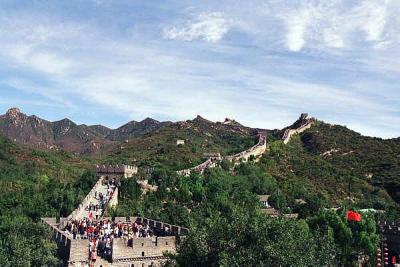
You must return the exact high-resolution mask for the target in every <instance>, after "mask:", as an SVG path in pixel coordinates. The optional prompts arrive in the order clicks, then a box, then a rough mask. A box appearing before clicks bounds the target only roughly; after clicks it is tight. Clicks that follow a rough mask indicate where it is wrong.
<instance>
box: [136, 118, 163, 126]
mask: <svg viewBox="0 0 400 267" xmlns="http://www.w3.org/2000/svg"><path fill="white" fill-rule="evenodd" d="M140 123H141V124H144V125H153V124H159V123H160V122H159V121H157V120H155V119H152V118H150V117H147V118H146V119H144V120H142V121H141V122H140Z"/></svg>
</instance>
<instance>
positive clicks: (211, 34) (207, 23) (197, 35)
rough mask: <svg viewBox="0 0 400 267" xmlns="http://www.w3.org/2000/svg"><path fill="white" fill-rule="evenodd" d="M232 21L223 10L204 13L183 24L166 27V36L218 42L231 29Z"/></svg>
mask: <svg viewBox="0 0 400 267" xmlns="http://www.w3.org/2000/svg"><path fill="white" fill-rule="evenodd" d="M229 28H230V23H229V21H228V20H227V19H226V18H225V16H224V14H223V13H221V12H213V13H202V14H200V15H198V17H197V18H195V19H193V20H190V21H189V22H186V23H185V24H184V25H181V26H174V27H169V28H165V29H164V37H165V38H167V39H176V40H183V41H192V40H195V39H202V40H204V41H207V42H212V43H215V42H218V41H220V40H221V39H222V37H223V36H224V35H225V34H226V33H227V32H228V31H229Z"/></svg>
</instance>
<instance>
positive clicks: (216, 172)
mask: <svg viewBox="0 0 400 267" xmlns="http://www.w3.org/2000/svg"><path fill="white" fill-rule="evenodd" d="M186 126H187V125H186ZM189 126H190V127H183V128H182V129H175V128H168V127H166V128H163V129H160V130H159V131H157V132H154V133H151V134H147V135H145V136H143V137H141V138H135V139H132V140H129V142H127V143H124V144H122V147H121V148H120V149H119V150H118V151H114V153H112V154H110V155H107V156H105V157H104V158H101V159H100V161H101V162H103V163H118V164H121V163H129V164H138V165H139V166H140V167H141V166H152V167H154V170H153V171H152V172H151V173H150V172H148V173H146V172H142V171H141V172H140V175H138V176H139V177H140V178H147V179H148V181H149V183H150V184H153V185H157V186H158V190H157V191H155V192H147V193H145V194H144V193H143V191H142V189H141V188H140V186H139V185H138V184H137V183H136V180H135V179H136V178H137V177H134V178H133V179H125V180H123V181H122V186H121V188H120V190H119V191H120V195H119V205H118V207H117V208H116V209H114V210H109V213H110V215H111V216H133V215H140V216H144V217H148V218H153V219H158V220H161V221H166V222H169V223H173V224H178V225H182V226H186V227H189V228H190V229H191V231H190V233H189V235H188V236H187V237H186V239H185V240H184V242H183V243H182V245H181V246H180V248H179V251H178V252H179V254H178V255H171V262H170V264H173V265H178V266H353V265H354V264H356V262H357V258H358V256H359V255H369V256H370V260H371V262H372V261H373V260H374V255H375V250H376V245H377V241H378V237H377V234H376V232H375V231H376V225H375V221H376V219H377V218H376V217H377V216H378V215H377V214H365V213H363V214H362V220H361V222H357V223H356V222H348V221H347V220H346V217H345V211H346V210H347V209H355V210H359V209H362V208H375V209H379V210H384V211H385V213H384V215H379V216H385V217H386V218H398V215H399V205H398V201H399V196H398V192H399V190H398V189H399V185H400V180H399V177H398V174H399V173H400V171H399V170H400V167H399V166H400V163H399V157H398V155H399V154H400V142H399V140H381V139H377V138H369V137H363V136H360V135H359V134H357V133H355V132H353V131H350V130H348V129H346V128H344V127H341V126H331V125H327V124H324V123H321V122H318V123H317V125H315V126H313V127H312V128H311V129H309V130H307V131H306V132H305V133H303V134H301V135H300V136H294V137H293V138H292V140H291V141H290V142H289V144H287V145H284V144H283V143H282V142H281V141H279V140H278V138H277V136H271V137H270V138H269V139H268V140H269V144H268V145H269V148H268V152H267V153H266V154H265V155H264V156H263V157H262V158H261V159H260V161H259V162H257V163H256V162H253V161H252V162H250V163H243V164H239V165H237V166H233V165H232V164H231V163H229V162H226V161H223V162H221V164H220V168H215V169H212V170H207V171H206V172H205V173H204V174H203V175H198V174H192V175H191V176H190V177H180V176H178V175H177V174H176V172H175V171H176V170H178V169H181V168H186V167H191V166H194V165H196V164H198V163H200V162H201V161H202V159H203V154H204V153H217V152H218V153H221V154H224V155H226V154H233V153H235V152H238V151H241V150H244V149H246V148H248V147H250V146H252V145H253V144H254V142H255V141H256V140H255V139H254V138H252V137H250V136H249V135H248V134H238V133H237V132H235V133H232V132H226V133H223V131H221V130H217V129H213V128H207V127H210V126H209V124H208V123H207V122H204V121H201V123H200V124H190V125H189ZM177 139H184V140H185V145H183V146H182V145H176V140H177ZM92 163H93V162H90V161H89V160H87V159H83V158H78V157H76V156H73V155H71V154H66V153H61V152H59V153H47V152H46V153H45V152H40V151H35V150H29V149H24V148H21V147H19V146H17V145H15V144H14V143H12V142H10V141H8V140H7V139H4V138H0V185H1V186H2V189H3V190H2V191H1V193H0V266H44V265H49V266H52V265H55V264H57V259H56V257H55V245H54V243H52V242H50V241H49V239H48V237H49V236H48V233H47V232H46V231H45V229H44V228H43V227H42V226H41V225H40V224H38V219H39V218H40V217H45V216H49V217H50V216H51V217H57V216H66V215H67V214H68V213H69V212H71V211H72V210H73V209H74V208H75V207H76V206H77V204H78V203H79V201H80V199H81V198H82V197H83V196H84V194H85V193H87V192H88V191H89V190H90V188H91V186H92V185H93V184H94V182H95V176H94V174H93V173H90V172H87V170H88V169H90V165H89V164H92ZM141 169H143V168H141ZM260 194H268V195H270V199H269V202H270V204H271V205H273V206H274V207H275V208H276V209H277V210H279V211H280V212H281V213H298V214H299V219H297V220H293V219H285V218H271V217H269V216H267V215H266V214H265V213H263V212H262V210H261V206H260V204H259V200H258V197H257V195H260ZM331 207H338V209H337V210H336V209H335V210H332V209H331ZM21 255H24V256H23V257H22V256H21Z"/></svg>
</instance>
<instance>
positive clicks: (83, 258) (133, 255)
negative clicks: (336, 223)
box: [41, 114, 315, 267]
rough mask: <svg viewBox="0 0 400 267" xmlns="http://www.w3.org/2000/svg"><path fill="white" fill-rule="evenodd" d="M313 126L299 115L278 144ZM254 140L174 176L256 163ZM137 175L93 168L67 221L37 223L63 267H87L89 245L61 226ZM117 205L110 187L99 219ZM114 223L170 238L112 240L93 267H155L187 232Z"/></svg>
mask: <svg viewBox="0 0 400 267" xmlns="http://www.w3.org/2000/svg"><path fill="white" fill-rule="evenodd" d="M314 122H315V119H314V118H308V116H307V114H302V115H301V117H300V119H299V120H297V121H296V122H295V123H294V124H293V125H292V126H290V127H288V128H287V129H286V130H285V131H284V134H283V136H282V138H281V140H282V141H283V142H284V143H285V144H287V143H288V142H289V141H290V138H291V137H292V136H293V135H295V134H299V133H301V132H303V131H305V130H306V129H308V128H310V127H311V126H312V124H313V123H314ZM257 136H258V142H257V144H256V145H254V146H253V147H251V148H249V149H247V150H245V151H242V152H240V153H237V154H235V155H231V156H225V157H221V156H220V155H218V156H210V157H208V159H207V160H206V161H205V162H203V163H201V164H200V165H198V166H195V167H193V168H190V169H185V170H181V171H178V174H180V175H184V176H188V175H190V174H191V172H193V171H196V172H199V173H203V172H204V170H205V169H206V168H212V167H215V166H217V163H219V162H221V161H222V160H224V159H225V160H228V161H230V162H233V163H235V164H236V163H239V162H242V161H248V160H249V159H250V158H251V157H254V158H255V159H257V158H259V157H260V156H261V155H262V154H264V153H265V151H266V150H267V136H266V134H265V133H259V134H258V135H257ZM137 171H138V169H137V167H136V166H126V165H116V166H105V165H100V166H99V165H97V166H96V173H97V178H98V180H97V182H96V183H95V185H94V186H93V188H92V189H91V190H90V192H89V193H88V194H87V195H86V196H85V198H84V199H83V200H82V202H81V203H80V204H79V206H78V207H77V208H76V209H75V210H74V211H73V212H72V213H71V214H70V215H69V216H68V217H66V218H60V219H59V220H56V218H42V219H41V222H42V223H43V224H44V225H45V226H47V227H48V228H49V229H50V231H51V232H52V233H53V237H54V240H55V241H56V242H57V244H58V246H59V254H60V256H61V258H62V259H63V261H64V263H65V264H66V266H69V267H72V266H76V267H78V266H80V267H86V266H88V264H89V244H90V243H89V240H88V239H73V238H72V236H70V234H67V233H66V232H65V231H63V229H64V227H65V224H66V223H67V222H68V221H70V220H73V219H81V218H84V217H87V216H88V211H87V208H86V207H87V206H88V205H90V204H92V203H94V202H95V200H96V194H98V193H99V192H102V193H105V192H106V190H108V186H106V185H105V183H106V182H108V181H110V180H112V179H116V180H118V181H119V179H123V178H129V177H132V176H133V175H134V174H136V173H137ZM117 204H118V187H114V188H113V192H112V194H111V198H110V199H109V200H108V202H107V203H106V206H105V208H104V210H101V214H100V218H99V219H106V218H104V217H103V216H104V214H105V211H106V210H107V209H108V208H109V207H112V206H115V205H117ZM108 219H111V218H108ZM114 220H115V221H116V222H117V221H118V222H123V223H132V222H138V223H146V224H147V225H149V226H150V227H154V229H164V227H167V228H168V229H170V233H171V234H170V235H169V236H154V237H152V238H148V237H147V238H136V239H135V241H134V242H133V244H132V246H128V245H127V244H126V243H125V242H124V241H123V240H122V239H115V241H113V246H112V254H111V260H109V261H105V260H104V259H102V258H99V260H98V261H97V262H96V265H95V266H100V265H102V266H103V267H106V266H121V267H122V266H125V267H127V266H129V267H131V266H141V267H145V266H146V267H147V266H159V265H161V264H162V263H163V262H165V261H166V260H167V257H165V256H164V252H172V253H173V252H175V251H176V248H177V246H178V245H179V243H180V241H181V238H184V236H185V234H187V233H188V231H189V230H188V229H187V228H184V227H180V226H176V225H171V224H167V223H163V222H160V221H155V220H151V219H147V218H141V217H121V218H114Z"/></svg>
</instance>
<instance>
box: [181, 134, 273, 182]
mask: <svg viewBox="0 0 400 267" xmlns="http://www.w3.org/2000/svg"><path fill="white" fill-rule="evenodd" d="M266 150H267V137H266V135H264V134H259V135H258V143H257V144H256V145H254V146H253V147H251V148H249V149H247V150H245V151H242V152H240V153H237V154H235V155H232V156H225V157H221V156H218V157H209V158H208V159H207V160H206V161H204V162H203V163H201V164H199V165H197V166H195V167H193V168H190V169H184V170H180V171H177V173H178V174H179V175H182V176H189V175H190V174H191V173H192V172H193V171H195V172H198V173H203V172H204V170H205V169H207V168H213V167H215V166H217V163H219V162H221V161H222V160H223V159H226V160H228V161H231V162H234V163H238V162H241V161H248V160H249V158H250V157H251V156H254V157H255V158H258V157H260V156H261V155H262V154H263V153H265V151H266Z"/></svg>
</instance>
